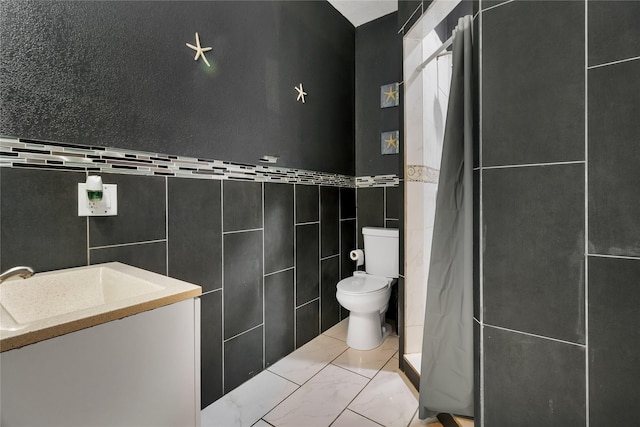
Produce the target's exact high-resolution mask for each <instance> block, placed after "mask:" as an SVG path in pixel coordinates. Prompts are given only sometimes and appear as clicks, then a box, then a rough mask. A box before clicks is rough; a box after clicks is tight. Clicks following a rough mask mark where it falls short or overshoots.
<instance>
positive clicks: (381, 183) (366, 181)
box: [356, 175, 400, 188]
mask: <svg viewBox="0 0 640 427" xmlns="http://www.w3.org/2000/svg"><path fill="white" fill-rule="evenodd" d="M399 184H400V178H398V175H370V176H357V177H356V188H369V187H396V186H398V185H399Z"/></svg>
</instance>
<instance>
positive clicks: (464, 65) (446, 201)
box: [419, 16, 474, 419]
mask: <svg viewBox="0 0 640 427" xmlns="http://www.w3.org/2000/svg"><path fill="white" fill-rule="evenodd" d="M471 25H472V18H471V16H465V17H463V18H460V19H459V21H458V26H457V27H456V29H455V30H454V41H453V69H452V78H451V90H450V93H449V104H448V107H447V120H446V124H445V134H444V142H443V146H442V163H441V165H440V177H439V180H438V194H437V197H436V212H435V222H434V228H433V243H432V246H431V262H430V265H429V278H428V282H427V304H426V310H425V320H424V336H423V343H422V365H421V374H420V399H419V408H420V414H419V416H420V418H421V419H426V418H430V417H434V416H436V415H437V414H439V413H450V414H456V415H465V416H473V401H474V399H473V259H472V257H473V181H472V176H473V98H472V86H471V85H472V82H473V78H472V71H473V70H472V68H471V65H472V49H471V47H472V40H471V39H472V37H471V36H472V29H471Z"/></svg>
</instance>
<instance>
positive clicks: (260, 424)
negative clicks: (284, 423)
mask: <svg viewBox="0 0 640 427" xmlns="http://www.w3.org/2000/svg"><path fill="white" fill-rule="evenodd" d="M253 427H271V424H269V423H267V422H265V421H264V420H258V422H257V423H255V424H254V425H253Z"/></svg>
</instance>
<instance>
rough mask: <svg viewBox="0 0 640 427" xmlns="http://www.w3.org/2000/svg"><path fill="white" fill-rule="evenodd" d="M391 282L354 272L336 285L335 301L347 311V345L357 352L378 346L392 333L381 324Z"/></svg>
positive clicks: (388, 326) (389, 327)
mask: <svg viewBox="0 0 640 427" xmlns="http://www.w3.org/2000/svg"><path fill="white" fill-rule="evenodd" d="M391 282H392V279H390V278H387V277H380V276H372V275H369V274H366V273H364V272H361V271H356V272H355V273H354V275H353V276H351V277H347V278H345V279H342V280H341V281H340V282H338V285H337V291H336V298H337V299H338V302H339V303H340V305H341V306H343V307H344V308H346V309H347V310H349V326H348V330H347V345H348V346H349V347H351V348H354V349H356V350H371V349H373V348H376V347H378V346H379V345H380V344H382V342H383V341H384V339H385V338H386V337H387V336H388V335H389V333H390V332H391V326H390V325H388V324H386V323H384V315H385V312H386V311H387V307H388V306H389V297H390V296H391Z"/></svg>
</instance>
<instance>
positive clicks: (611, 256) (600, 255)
mask: <svg viewBox="0 0 640 427" xmlns="http://www.w3.org/2000/svg"><path fill="white" fill-rule="evenodd" d="M587 256H589V257H596V258H612V259H630V260H635V261H638V260H640V256H628V255H607V254H590V253H587Z"/></svg>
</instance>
